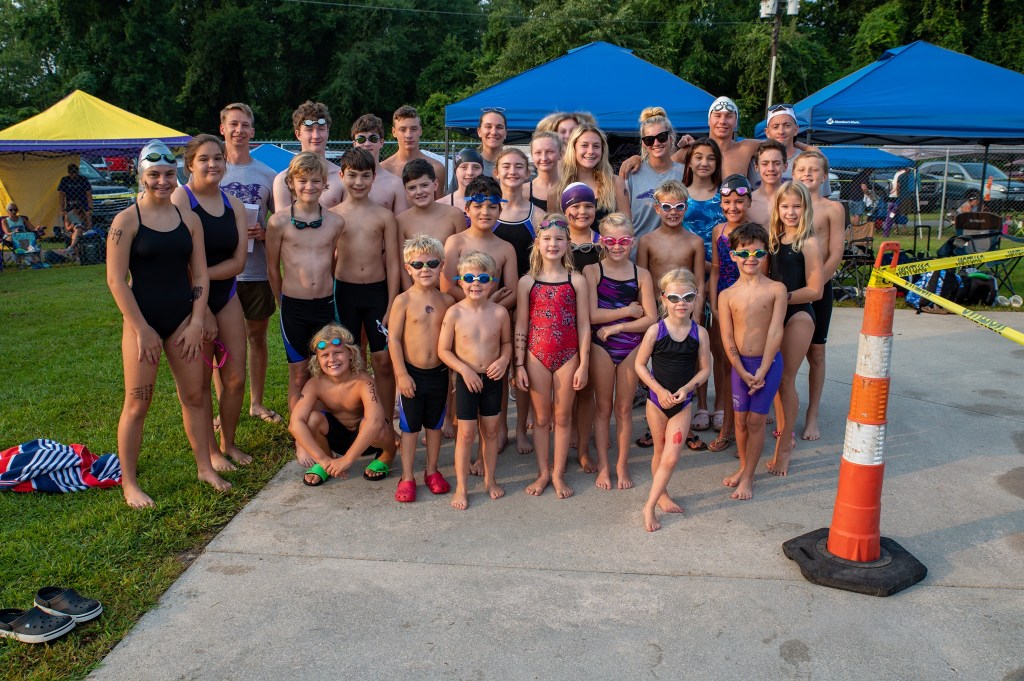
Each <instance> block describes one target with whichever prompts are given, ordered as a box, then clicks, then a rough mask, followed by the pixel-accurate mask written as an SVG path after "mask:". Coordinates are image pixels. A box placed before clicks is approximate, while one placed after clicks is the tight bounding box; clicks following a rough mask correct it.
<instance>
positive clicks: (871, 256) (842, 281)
mask: <svg viewBox="0 0 1024 681" xmlns="http://www.w3.org/2000/svg"><path fill="white" fill-rule="evenodd" d="M847 217H849V212H847ZM846 234H847V239H846V243H845V244H843V259H842V260H840V261H839V267H838V268H837V269H836V274H835V276H834V277H832V293H833V296H834V297H835V299H836V300H843V299H847V298H850V299H854V300H857V301H858V302H861V301H863V300H864V287H865V286H867V284H868V279H869V278H870V277H871V268H872V266H874V264H875V222H874V221H873V220H870V221H868V222H865V223H863V224H860V225H850V226H849V227H848V228H847V230H846Z"/></svg>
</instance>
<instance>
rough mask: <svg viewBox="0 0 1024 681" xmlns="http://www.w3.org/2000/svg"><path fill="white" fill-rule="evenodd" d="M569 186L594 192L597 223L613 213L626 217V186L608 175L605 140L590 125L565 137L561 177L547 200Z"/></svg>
mask: <svg viewBox="0 0 1024 681" xmlns="http://www.w3.org/2000/svg"><path fill="white" fill-rule="evenodd" d="M573 182H583V183H584V184H586V185H587V186H588V187H590V188H591V189H593V190H594V194H595V195H596V196H597V218H596V221H597V222H598V223H599V222H601V220H603V219H604V216H606V215H608V214H609V213H614V212H619V213H623V214H624V215H625V216H626V217H630V215H631V214H630V210H629V201H628V197H627V196H626V185H625V183H624V182H623V181H622V178H620V177H619V176H618V175H616V174H614V173H613V172H612V166H611V163H609V161H608V140H607V139H606V138H605V136H604V133H603V132H601V131H600V130H599V129H598V128H597V127H595V126H593V125H590V124H586V123H585V124H583V125H579V126H577V127H576V129H574V130H573V131H572V134H571V135H569V142H568V143H567V144H566V147H565V151H564V152H563V154H562V175H561V177H560V178H559V181H558V185H557V186H556V187H555V191H554V192H553V193H552V194H551V196H561V195H562V192H563V191H565V188H566V187H568V186H569V185H570V184H572V183H573Z"/></svg>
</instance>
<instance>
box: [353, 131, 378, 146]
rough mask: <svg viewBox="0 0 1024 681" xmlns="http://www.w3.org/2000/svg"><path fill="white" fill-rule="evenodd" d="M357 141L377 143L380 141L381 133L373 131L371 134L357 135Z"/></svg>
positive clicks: (357, 142) (358, 142)
mask: <svg viewBox="0 0 1024 681" xmlns="http://www.w3.org/2000/svg"><path fill="white" fill-rule="evenodd" d="M355 142H356V144H366V143H367V142H369V143H370V144H376V143H377V142H380V135H378V134H377V133H371V134H369V135H356V137H355Z"/></svg>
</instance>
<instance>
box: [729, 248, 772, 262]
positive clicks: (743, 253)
mask: <svg viewBox="0 0 1024 681" xmlns="http://www.w3.org/2000/svg"><path fill="white" fill-rule="evenodd" d="M732 254H733V255H735V256H736V257H737V258H741V259H743V260H746V259H747V258H750V257H754V258H757V259H758V260H760V259H761V258H763V257H764V256H766V255H768V251H766V250H764V249H763V248H759V249H757V250H756V251H733V252H732Z"/></svg>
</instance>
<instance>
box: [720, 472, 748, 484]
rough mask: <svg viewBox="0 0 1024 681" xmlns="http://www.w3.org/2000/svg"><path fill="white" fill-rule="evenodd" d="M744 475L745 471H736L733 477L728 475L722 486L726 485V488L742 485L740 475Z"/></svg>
mask: <svg viewBox="0 0 1024 681" xmlns="http://www.w3.org/2000/svg"><path fill="white" fill-rule="evenodd" d="M742 473H743V469H742V468H741V469H739V470H738V471H736V472H735V473H733V474H732V475H727V476H726V477H725V478H724V479H723V480H722V484H723V485H725V486H726V487H735V486H736V485H738V484H740V475H741V474H742Z"/></svg>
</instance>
